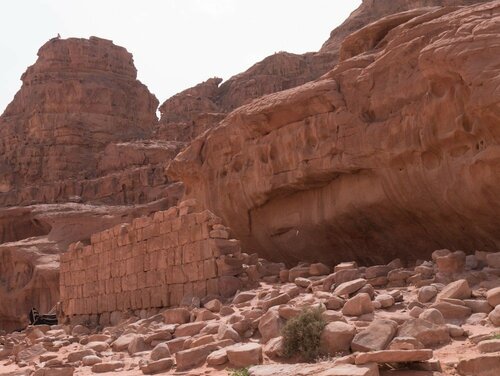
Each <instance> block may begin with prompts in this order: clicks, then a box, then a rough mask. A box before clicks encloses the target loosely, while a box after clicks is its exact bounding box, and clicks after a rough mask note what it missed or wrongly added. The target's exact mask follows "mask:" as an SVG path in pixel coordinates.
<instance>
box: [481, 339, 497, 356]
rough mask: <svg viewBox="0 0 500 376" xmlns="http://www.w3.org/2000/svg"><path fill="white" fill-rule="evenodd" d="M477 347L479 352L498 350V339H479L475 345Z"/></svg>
mask: <svg viewBox="0 0 500 376" xmlns="http://www.w3.org/2000/svg"><path fill="white" fill-rule="evenodd" d="M477 349H478V350H479V352H480V353H492V352H499V351H500V339H489V340H486V341H481V342H479V344H478V345H477Z"/></svg>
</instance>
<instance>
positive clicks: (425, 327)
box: [398, 319, 450, 347]
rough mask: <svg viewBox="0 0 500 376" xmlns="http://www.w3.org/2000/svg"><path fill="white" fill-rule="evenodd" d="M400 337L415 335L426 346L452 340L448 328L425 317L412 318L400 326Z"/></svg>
mask: <svg viewBox="0 0 500 376" xmlns="http://www.w3.org/2000/svg"><path fill="white" fill-rule="evenodd" d="M398 337H414V338H416V339H417V340H418V341H419V342H421V343H422V344H423V345H424V346H425V347H432V346H436V345H440V344H444V343H448V342H450V335H449V333H448V328H447V327H446V326H445V325H436V324H434V323H432V322H430V321H427V320H423V319H410V320H408V321H406V322H405V323H404V324H403V325H401V326H400V327H399V330H398Z"/></svg>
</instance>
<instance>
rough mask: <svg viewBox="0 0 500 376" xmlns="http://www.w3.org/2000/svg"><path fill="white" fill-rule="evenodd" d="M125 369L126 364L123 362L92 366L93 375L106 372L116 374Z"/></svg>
mask: <svg viewBox="0 0 500 376" xmlns="http://www.w3.org/2000/svg"><path fill="white" fill-rule="evenodd" d="M123 367H125V363H124V362H122V361H110V362H103V363H97V364H94V365H93V366H92V368H91V369H92V372H93V373H104V372H114V371H118V370H119V369H122V368H123Z"/></svg>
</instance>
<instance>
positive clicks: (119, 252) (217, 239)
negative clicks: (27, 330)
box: [60, 201, 243, 317]
mask: <svg viewBox="0 0 500 376" xmlns="http://www.w3.org/2000/svg"><path fill="white" fill-rule="evenodd" d="M193 205H194V204H193V203H190V202H189V201H188V202H183V203H181V204H179V206H178V207H172V208H170V209H168V210H166V211H159V212H156V213H155V214H154V215H152V216H150V217H141V218H136V219H134V220H133V222H132V223H130V224H121V225H117V226H115V227H113V228H110V229H108V230H105V231H102V232H99V233H97V234H94V235H92V237H91V241H90V243H91V244H90V245H83V244H82V243H80V242H79V243H76V244H71V245H70V246H69V249H68V251H67V252H66V253H64V254H63V255H61V275H60V294H61V308H62V311H63V312H62V313H63V315H64V316H67V317H71V316H75V315H95V314H102V313H108V312H109V313H111V312H114V311H122V312H123V311H127V310H142V309H152V308H161V307H170V306H176V305H179V304H180V302H181V300H182V299H183V297H186V296H192V297H200V298H201V297H204V296H208V295H224V293H225V291H222V290H225V289H227V285H228V278H233V279H235V277H234V276H235V275H238V274H240V273H242V271H243V266H242V262H241V261H240V256H241V251H240V246H239V242H238V241H237V240H234V239H228V238H229V229H228V228H226V227H225V226H224V225H222V224H221V222H222V221H221V219H220V218H218V217H217V216H215V215H214V214H213V213H211V212H210V211H207V210H205V211H199V212H194V210H193ZM229 281H231V280H229ZM229 284H230V285H231V283H229ZM232 285H234V283H233V284H232ZM225 286H226V287H225Z"/></svg>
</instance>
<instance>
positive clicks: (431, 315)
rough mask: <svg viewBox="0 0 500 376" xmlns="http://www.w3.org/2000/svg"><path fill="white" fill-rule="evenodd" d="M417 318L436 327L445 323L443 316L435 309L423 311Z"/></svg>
mask: <svg viewBox="0 0 500 376" xmlns="http://www.w3.org/2000/svg"><path fill="white" fill-rule="evenodd" d="M418 317H419V318H421V319H422V320H427V321H430V322H432V323H434V324H437V325H442V324H444V323H445V321H444V317H443V314H442V313H441V312H440V311H438V310H437V309H435V308H429V309H426V310H424V311H423V312H422V313H421V314H420V315H419V316H418Z"/></svg>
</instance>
